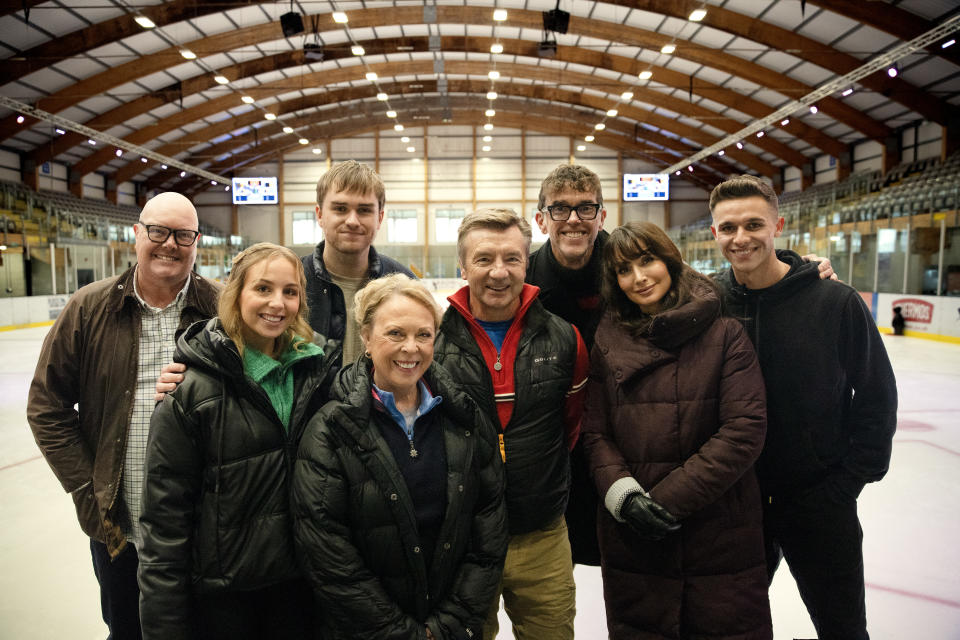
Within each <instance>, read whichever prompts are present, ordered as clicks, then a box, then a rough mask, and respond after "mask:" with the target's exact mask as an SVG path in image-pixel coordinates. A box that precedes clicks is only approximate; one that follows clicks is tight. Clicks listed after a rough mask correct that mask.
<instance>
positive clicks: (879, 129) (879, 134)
mask: <svg viewBox="0 0 960 640" xmlns="http://www.w3.org/2000/svg"><path fill="white" fill-rule="evenodd" d="M348 14H349V16H350V25H351V27H352V28H361V27H376V26H382V25H383V24H421V23H422V17H423V7H417V6H414V7H391V8H388V9H362V10H358V11H350V12H348ZM510 16H511V18H510V23H509V24H510V25H511V26H524V27H528V28H532V29H537V30H539V29H540V28H541V27H542V14H541V13H540V12H538V11H527V10H519V9H514V10H511V12H510ZM313 18H316V19H317V21H318V25H319V27H318V28H319V29H321V30H323V31H327V30H339V29H340V28H341V27H339V26H338V25H336V24H335V23H333V21H332V17H331V15H330V14H318V15H316V16H313V17H311V19H313ZM437 22H438V23H453V24H490V23H492V19H491V12H490V7H460V6H439V7H437ZM570 22H571V30H572V32H574V33H580V34H582V35H587V36H590V37H594V38H599V39H602V40H608V41H611V42H625V43H627V44H632V45H636V46H643V47H649V48H654V47H656V48H659V47H660V46H662V45H663V44H666V43H667V42H668V41H669V39H668V38H667V37H666V36H664V35H662V34H659V33H655V32H650V31H645V30H642V29H637V28H633V27H625V26H623V25H621V24H613V23H608V22H603V21H598V20H592V19H588V18H580V17H577V16H571V19H570ZM282 37H283V36H282V31H281V29H280V25H279V23H278V22H270V23H263V24H259V25H255V26H252V27H247V28H243V29H236V30H232V31H229V32H225V33H222V34H217V35H214V36H210V37H207V38H201V39H199V40H196V41H193V42H191V43H185V45H184V46H188V47H189V48H190V49H192V50H193V51H194V52H195V53H197V54H198V55H200V56H204V55H208V54H212V53H217V52H222V51H228V50H232V49H235V48H238V47H240V46H250V45H253V44H257V43H260V42H265V41H270V40H277V39H280V38H282ZM682 51H683V53H682V54H681V55H682V57H684V58H687V59H690V60H693V61H696V62H699V63H701V64H703V65H706V66H708V67H712V68H716V69H719V70H722V71H725V72H727V73H731V74H733V75H738V76H741V77H744V78H746V79H747V80H750V81H751V82H754V83H756V84H758V85H760V86H764V87H771V85H772V87H771V88H773V90H775V91H777V92H779V93H781V94H783V95H786V96H790V97H799V96H801V95H804V94H806V93H808V92H809V91H810V90H811V87H809V86H807V85H805V84H803V83H800V82H797V81H794V80H792V79H791V78H789V77H787V76H784V75H782V74H778V73H776V72H773V71H771V70H769V69H767V68H765V67H761V66H760V65H756V64H753V63H750V62H747V61H745V60H742V59H740V58H737V57H736V56H731V55H728V54H723V53H716V52H706V51H703V50H697V48H696V47H685V48H684V49H682ZM181 63H182V58H181V57H180V55H179V50H178V48H175V47H171V48H168V49H165V50H163V51H160V52H157V53H154V54H150V55H147V56H143V57H141V58H139V59H137V60H133V61H131V62H128V63H125V64H122V65H118V66H117V67H114V68H113V69H111V70H109V71H106V72H103V73H100V74H97V75H94V76H92V77H89V78H87V79H85V80H82V81H81V82H79V83H76V84H74V85H72V86H70V87H66V88H64V89H62V90H61V91H58V92H56V93H54V94H52V95H51V96H47V97H44V98H41V99H40V100H38V101H37V102H36V105H35V106H37V107H38V108H41V109H44V110H46V111H52V112H57V111H60V110H62V109H65V108H67V107H69V106H72V105H73V104H76V103H77V102H80V101H82V100H83V99H84V97H87V96H91V95H98V94H100V93H103V92H105V91H107V90H109V89H110V88H112V87H116V86H119V85H121V84H124V83H126V82H129V81H132V80H133V79H135V78H137V77H141V76H143V75H149V74H150V73H154V72H156V71H161V70H163V69H166V68H169V67H172V66H175V65H176V64H181ZM228 77H229V76H228ZM820 107H821V110H822V111H823V112H824V113H826V114H828V115H830V116H831V117H833V118H835V119H837V120H839V121H841V122H844V123H846V124H847V125H848V126H851V127H852V128H854V129H857V130H859V131H861V132H862V133H864V134H865V135H867V136H868V137H871V138H874V139H879V140H882V139H884V138H885V137H886V136H887V135H888V134H889V129H888V128H887V127H886V126H885V125H883V124H882V123H879V122H877V121H875V120H873V119H871V118H869V117H867V116H864V115H863V114H861V113H860V112H859V111H857V110H856V109H853V108H852V107H849V106H848V105H846V104H844V103H842V102H841V101H839V100H836V99H834V98H827V99H825V100H823V101H821V102H820ZM771 110H772V109H771ZM18 127H20V125H17V124H16V120H15V116H14V115H11V116H9V117H7V118H4V119H3V120H2V121H0V140H3V139H6V138H7V137H9V136H10V135H12V133H13V132H14V131H16V130H17V128H18Z"/></svg>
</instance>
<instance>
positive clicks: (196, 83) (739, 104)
mask: <svg viewBox="0 0 960 640" xmlns="http://www.w3.org/2000/svg"><path fill="white" fill-rule="evenodd" d="M493 42H494V40H493V39H492V38H463V37H445V38H443V39H442V42H441V44H442V48H443V50H444V51H467V50H470V49H471V48H475V49H479V50H480V51H487V50H489V46H490V44H492V43H493ZM502 43H503V44H504V46H505V51H508V53H516V54H517V55H524V54H527V53H529V54H531V55H535V48H536V43H532V42H529V41H522V40H503V41H502ZM361 44H363V45H364V47H365V48H366V47H367V44H368V41H364V42H362V43H361ZM369 44H370V45H371V49H372V51H371V50H370V49H368V53H377V52H378V51H377V49H378V48H379V49H380V50H382V51H393V50H396V47H397V46H405V47H413V49H414V51H427V50H429V41H428V39H427V38H395V39H384V40H381V41H369ZM562 49H563V51H562V55H560V54H561V52H558V57H559V58H560V59H561V60H564V61H568V62H575V63H577V64H583V65H588V66H598V65H600V64H601V63H602V62H604V61H606V62H607V63H608V64H610V65H611V67H610V68H612V69H613V70H617V71H622V72H625V73H630V74H634V75H635V74H636V73H637V72H638V71H639V69H641V68H642V67H641V66H640V65H639V64H638V63H637V62H636V61H635V60H632V59H629V58H624V57H621V56H611V55H604V54H600V53H598V52H594V51H589V50H584V49H579V48H571V47H563V48H562ZM332 57H333V58H338V57H353V55H352V54H351V53H350V52H349V51H336V52H333V55H332ZM303 62H304V60H303V53H302V52H301V51H294V52H283V53H281V54H277V55H275V56H270V57H265V58H259V59H256V60H253V61H250V62H247V63H243V64H242V65H236V66H235V67H230V68H228V69H224V70H223V71H224V72H225V73H228V72H231V76H232V77H235V78H243V77H247V76H248V75H256V74H258V73H263V72H266V71H275V70H281V69H284V68H288V67H296V66H300V65H302V64H303ZM484 64H485V63H484ZM511 64H513V63H511ZM501 65H503V66H504V67H505V66H506V63H501ZM526 66H529V65H526ZM358 71H359V69H358ZM657 73H658V77H659V76H662V83H663V84H668V85H673V86H676V87H677V88H686V87H687V84H686V83H687V79H686V76H683V75H682V74H679V73H677V72H674V71H671V70H669V69H666V68H658V70H657ZM288 82H289V81H288ZM212 86H215V83H214V82H213V80H212V78H210V76H209V75H201V76H196V77H194V78H191V79H190V80H188V81H185V82H184V83H183V84H182V85H181V86H180V87H177V88H176V89H171V90H169V91H167V92H162V91H158V92H154V93H152V94H149V95H146V96H141V97H140V98H137V99H135V100H132V101H131V102H129V103H126V104H124V105H121V106H119V107H117V108H115V109H113V110H111V111H109V112H107V113H104V114H102V115H100V116H97V117H95V118H93V119H92V120H90V121H89V122H87V123H86V124H87V126H90V127H92V128H95V129H108V128H110V127H112V126H115V125H116V124H119V123H122V122H125V121H127V120H129V119H132V118H134V117H136V116H138V115H140V114H142V113H146V112H148V111H149V110H150V109H153V108H156V107H158V106H160V105H161V104H164V103H165V102H169V101H173V100H176V99H178V98H179V97H188V96H190V95H193V94H195V93H197V92H200V91H204V90H206V89H209V88H211V87H212ZM623 87H624V88H630V89H631V90H632V91H633V92H634V97H635V99H636V100H638V101H641V102H644V101H645V102H647V103H649V104H651V105H654V106H660V107H664V108H668V109H670V110H671V111H675V112H677V113H681V114H683V115H685V116H688V117H691V118H697V119H701V120H704V119H706V120H709V122H710V124H711V125H713V126H715V127H718V128H720V129H722V130H723V131H725V132H726V133H733V132H735V131H739V130H740V129H741V128H742V126H743V125H742V124H741V123H739V122H738V121H736V120H733V119H729V118H722V117H720V116H718V115H717V114H716V113H715V112H713V111H711V110H709V109H706V108H704V107H701V106H699V105H696V104H690V103H689V102H687V101H685V100H680V99H677V98H673V97H671V96H665V95H664V94H663V93H661V92H657V91H654V90H652V89H646V88H642V87H632V86H631V85H629V84H624V85H623ZM285 89H289V87H285ZM695 90H696V91H697V92H698V93H701V94H703V93H709V94H710V95H711V99H712V100H713V101H715V102H720V103H723V102H726V103H727V104H728V105H730V106H731V107H732V108H735V109H737V110H739V111H741V112H742V113H745V114H747V115H749V116H752V117H755V118H760V117H764V116H766V115H768V114H769V113H770V108H769V107H768V106H767V105H765V104H763V103H761V102H758V101H754V100H751V99H749V98H746V97H744V96H740V95H739V94H736V93H734V92H732V91H729V90H727V89H723V88H721V87H719V86H717V85H713V84H711V83H707V82H703V81H698V82H697V83H696V85H695ZM478 91H479V92H481V93H485V92H486V87H483V88H481V89H478ZM597 108H602V109H603V110H606V109H607V108H609V107H608V106H597ZM641 120H642V119H641ZM662 122H664V123H665V122H666V121H662ZM678 124H679V123H678ZM657 126H658V127H660V128H663V129H667V130H671V129H672V128H674V127H672V126H669V125H667V124H658V125H657ZM785 129H786V130H787V131H788V132H789V133H791V134H793V135H796V136H798V137H802V138H803V139H804V140H806V141H807V142H809V143H811V144H813V145H815V146H818V147H819V148H820V149H821V150H823V151H824V152H825V153H828V154H830V155H833V156H838V155H839V154H841V153H843V152H844V151H845V150H846V146H845V145H843V144H841V143H839V142H837V141H836V140H834V139H833V138H831V137H829V136H826V135H824V134H823V133H821V132H820V131H819V130H817V129H815V128H812V127H809V126H807V125H806V124H804V123H802V122H801V121H800V120H799V119H796V118H794V119H793V120H792V121H791V123H790V125H788V127H786V128H785ZM677 133H678V135H687V134H686V133H682V132H680V131H679V130H678V131H677ZM131 135H132V134H131ZM156 135H159V133H154V135H153V136H152V137H156ZM152 137H151V139H152ZM688 137H689V136H688ZM701 137H702V136H701ZM690 139H691V140H695V139H698V138H697V137H690ZM128 140H129V141H130V142H134V143H135V144H141V143H142V142H141V141H139V140H133V139H131V138H130V137H128ZM710 140H712V141H714V142H715V141H716V139H715V138H713V137H712V136H711V137H710ZM85 141H86V137H85V136H81V135H80V134H76V133H72V132H68V133H66V134H65V135H63V136H60V137H58V138H56V139H54V140H52V141H51V143H49V144H46V145H43V146H41V147H39V148H37V149H36V150H35V151H34V152H32V153H31V159H32V160H33V161H34V162H35V163H37V164H40V163H43V162H46V161H48V160H50V159H52V158H54V157H56V155H57V154H59V153H63V152H64V151H66V150H67V149H69V148H71V147H73V146H75V145H79V144H83V143H84V142H85ZM711 144H712V142H711ZM760 146H763V147H764V148H766V149H767V150H769V151H771V152H773V153H775V154H776V155H777V156H779V157H780V158H781V159H783V160H784V161H785V162H787V163H788V164H791V165H793V166H801V165H802V164H804V163H805V162H806V161H807V159H806V158H805V157H804V156H803V155H802V154H800V153H799V152H797V151H794V150H793V149H791V148H790V147H788V146H787V145H785V144H783V143H778V142H775V141H773V139H772V138H769V139H768V142H765V143H764V144H762V145H760ZM98 158H99V159H100V160H102V161H103V162H107V161H109V160H111V159H112V156H111V154H110V153H107V152H105V151H104V152H101V153H100V154H99V155H98ZM87 167H88V164H87V163H82V164H81V165H80V166H78V168H77V169H78V170H79V171H81V172H83V173H87V172H88V171H87Z"/></svg>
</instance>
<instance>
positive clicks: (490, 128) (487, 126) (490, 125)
mask: <svg viewBox="0 0 960 640" xmlns="http://www.w3.org/2000/svg"><path fill="white" fill-rule="evenodd" d="M483 130H484V131H493V123H492V122H488V123H487V124H485V125H483Z"/></svg>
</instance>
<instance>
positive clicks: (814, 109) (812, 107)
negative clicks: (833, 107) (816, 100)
mask: <svg viewBox="0 0 960 640" xmlns="http://www.w3.org/2000/svg"><path fill="white" fill-rule="evenodd" d="M818 111H820V109H818V108H817V105H815V104H812V105H810V113H817V112H818Z"/></svg>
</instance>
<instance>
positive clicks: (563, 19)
mask: <svg viewBox="0 0 960 640" xmlns="http://www.w3.org/2000/svg"><path fill="white" fill-rule="evenodd" d="M569 24H570V14H569V13H567V12H566V11H564V10H563V9H551V10H550V11H544V12H543V30H544V31H553V32H555V33H566V32H567V26H568V25H569Z"/></svg>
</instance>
